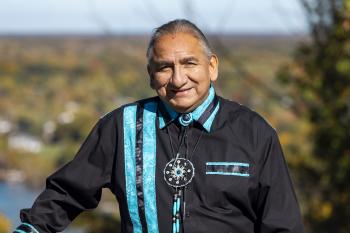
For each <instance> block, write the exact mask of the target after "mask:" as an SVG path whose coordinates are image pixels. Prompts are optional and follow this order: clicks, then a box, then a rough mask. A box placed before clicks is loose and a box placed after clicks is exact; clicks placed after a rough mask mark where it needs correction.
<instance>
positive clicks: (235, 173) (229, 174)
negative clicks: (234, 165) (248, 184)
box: [205, 172, 249, 177]
mask: <svg viewBox="0 0 350 233" xmlns="http://www.w3.org/2000/svg"><path fill="white" fill-rule="evenodd" d="M205 174H207V175H225V176H244V177H249V174H244V173H237V172H206V173H205Z"/></svg>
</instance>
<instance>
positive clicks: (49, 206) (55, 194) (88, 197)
mask: <svg viewBox="0 0 350 233" xmlns="http://www.w3.org/2000/svg"><path fill="white" fill-rule="evenodd" d="M107 120H108V119H101V120H100V121H99V122H98V123H97V124H96V125H95V127H94V128H93V130H92V131H91V132H90V134H89V136H88V137H87V139H86V140H85V142H84V144H83V145H82V146H81V148H80V150H79V151H78V153H77V154H76V156H75V158H74V159H73V160H72V161H71V162H69V163H68V164H66V165H65V166H64V167H62V168H61V169H59V170H58V171H57V172H55V173H54V174H52V175H51V176H49V177H48V178H47V180H46V188H45V190H44V191H43V192H42V193H41V194H40V195H39V196H38V198H37V199H36V201H35V202H34V204H33V206H32V208H30V209H23V210H21V214H20V215H21V220H22V222H23V224H22V225H20V226H19V227H18V228H17V230H16V231H15V232H40V233H46V232H47V233H49V232H50V233H51V232H58V231H63V230H64V229H65V228H66V227H67V225H68V224H69V223H70V222H71V221H73V219H74V218H75V217H76V216H78V215H79V214H80V213H81V212H82V211H84V210H88V209H93V208H95V207H96V206H97V205H98V203H99V201H100V198H101V192H102V188H104V187H110V186H111V176H112V168H113V163H114V154H115V147H116V141H117V139H116V126H115V124H113V121H111V120H109V121H107ZM18 230H22V231H18Z"/></svg>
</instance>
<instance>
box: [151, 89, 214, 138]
mask: <svg viewBox="0 0 350 233" xmlns="http://www.w3.org/2000/svg"><path fill="white" fill-rule="evenodd" d="M160 102H161V103H160V104H159V105H158V106H159V108H158V110H159V114H158V117H159V128H160V129H163V128H164V127H166V126H167V125H168V124H169V123H171V122H172V121H174V120H175V119H176V118H177V117H178V116H179V115H180V114H179V113H178V112H176V111H175V110H174V109H172V108H171V107H170V106H168V105H166V104H165V103H163V102H162V101H160ZM218 110H219V101H218V97H217V96H216V94H215V90H214V87H213V86H210V88H209V95H208V97H207V98H206V99H205V100H204V102H203V103H202V104H201V105H199V106H198V107H197V108H196V109H195V110H193V111H192V112H191V114H192V118H193V120H195V121H197V122H198V123H199V124H201V125H202V126H203V128H204V129H205V130H206V131H207V132H210V128H211V125H212V123H213V120H214V118H215V115H216V113H217V112H218Z"/></svg>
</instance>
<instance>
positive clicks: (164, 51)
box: [153, 32, 204, 59]
mask: <svg viewBox="0 0 350 233" xmlns="http://www.w3.org/2000/svg"><path fill="white" fill-rule="evenodd" d="M202 54H204V49H203V46H202V44H201V42H200V40H199V39H197V38H196V37H195V36H193V35H192V34H190V33H186V32H178V33H174V34H165V35H162V36H161V37H160V38H158V40H157V41H156V43H155V44H154V48H153V56H154V58H156V59H162V58H164V59H165V58H172V57H174V56H180V55H184V56H186V55H191V56H199V55H202Z"/></svg>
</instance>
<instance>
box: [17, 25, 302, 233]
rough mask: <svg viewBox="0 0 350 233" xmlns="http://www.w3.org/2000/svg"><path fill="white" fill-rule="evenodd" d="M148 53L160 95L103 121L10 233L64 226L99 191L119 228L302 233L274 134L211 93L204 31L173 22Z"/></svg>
mask: <svg viewBox="0 0 350 233" xmlns="http://www.w3.org/2000/svg"><path fill="white" fill-rule="evenodd" d="M147 57H148V66H147V69H148V73H149V76H150V85H151V87H152V88H153V89H154V90H155V91H156V92H157V95H158V96H157V97H153V98H149V99H144V100H140V101H137V102H135V103H132V104H128V105H125V106H122V107H120V108H118V109H116V110H114V111H112V112H110V113H109V114H107V115H106V116H104V117H102V118H101V119H100V121H99V122H98V123H97V124H96V126H95V127H94V129H93V130H92V132H91V133H90V135H89V136H88V138H87V139H86V141H85V143H84V144H83V145H82V147H81V149H80V150H79V152H78V153H77V155H76V157H75V158H74V160H73V161H71V162H70V163H69V164H67V165H66V166H64V167H63V168H62V169H60V170H59V171H57V172H56V173H55V174H53V175H51V176H50V177H49V178H48V179H47V185H46V189H45V191H44V192H43V193H41V194H40V196H39V197H38V198H37V200H36V201H35V203H34V205H33V207H32V208H31V209H24V210H22V211H21V219H22V221H23V224H22V225H21V226H19V227H18V228H17V230H16V231H15V232H40V233H42V232H57V231H62V230H63V229H64V228H65V227H66V226H67V225H68V224H69V223H70V222H71V221H72V220H73V219H74V218H75V217H76V216H77V215H78V214H79V213H81V212H82V211H84V210H87V209H92V208H95V207H96V206H97V205H98V202H99V200H100V196H101V189H102V188H105V187H107V188H109V189H110V190H111V191H112V192H113V193H114V194H115V196H116V198H117V199H118V202H119V206H120V214H121V223H122V224H121V227H122V232H125V233H131V232H135V233H139V232H140V233H141V232H150V233H158V232H160V233H168V232H169V233H170V232H172V233H178V232H185V233H205V232H208V233H213V232H220V233H221V232H225V233H229V232H239V233H253V232H254V233H270V232H271V233H272V232H274V233H277V232H280V233H282V232H283V233H287V232H290V233H300V232H303V226H302V223H301V217H300V211H299V207H298V203H297V199H296V197H295V194H294V191H293V187H292V183H291V180H290V177H289V174H288V169H287V165H286V163H285V160H284V157H283V153H282V150H281V147H280V144H279V141H278V138H277V135H276V132H275V130H274V129H273V128H272V127H271V126H269V125H268V124H267V123H266V121H264V120H263V118H262V117H260V116H259V115H258V114H257V113H255V112H253V111H251V110H249V109H248V108H246V107H244V106H241V105H239V104H237V103H235V102H231V101H228V100H225V99H223V98H221V97H219V96H217V95H216V94H215V91H214V87H213V82H214V81H215V80H216V79H217V77H218V58H217V57H216V55H214V54H213V53H212V52H211V49H210V47H209V44H208V41H207V40H206V38H205V36H204V35H203V33H202V32H201V31H200V30H199V29H198V28H197V27H196V26H195V25H194V24H192V23H191V22H189V21H187V20H175V21H171V22H169V23H167V24H165V25H162V26H161V27H159V28H157V30H156V31H155V32H154V34H153V36H152V38H151V41H150V44H149V48H148V51H147Z"/></svg>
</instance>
